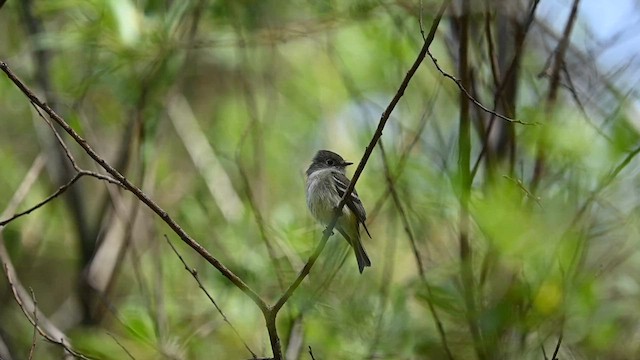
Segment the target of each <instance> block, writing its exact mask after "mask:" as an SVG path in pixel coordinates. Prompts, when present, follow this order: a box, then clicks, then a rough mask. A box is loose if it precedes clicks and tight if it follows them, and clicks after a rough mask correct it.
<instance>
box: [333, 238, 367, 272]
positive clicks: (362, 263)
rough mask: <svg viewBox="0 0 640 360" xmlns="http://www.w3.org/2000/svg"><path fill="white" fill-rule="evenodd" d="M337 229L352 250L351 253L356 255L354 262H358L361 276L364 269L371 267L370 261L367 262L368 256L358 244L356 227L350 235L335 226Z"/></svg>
mask: <svg viewBox="0 0 640 360" xmlns="http://www.w3.org/2000/svg"><path fill="white" fill-rule="evenodd" d="M337 229H338V231H339V232H340V234H342V236H344V238H345V240H347V242H348V243H349V245H351V247H352V248H353V251H354V252H355V254H356V260H358V270H360V274H362V271H363V270H364V268H365V267H368V266H371V260H369V256H368V255H367V252H366V251H365V250H364V247H363V246H362V243H361V242H360V231H358V230H359V229H358V228H357V227H356V228H355V231H353V232H351V233H350V234H349V233H347V232H346V231H345V230H344V228H343V227H342V226H337Z"/></svg>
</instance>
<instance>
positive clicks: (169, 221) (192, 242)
mask: <svg viewBox="0 0 640 360" xmlns="http://www.w3.org/2000/svg"><path fill="white" fill-rule="evenodd" d="M0 70H2V71H3V72H4V73H5V74H6V75H7V76H8V77H9V79H10V80H11V81H12V82H13V83H14V84H15V85H16V86H17V87H18V88H19V89H20V90H21V91H22V93H23V94H25V95H26V96H27V97H28V98H29V100H30V101H32V102H33V103H35V104H36V105H37V106H38V107H39V108H40V109H42V110H44V112H45V113H47V115H49V117H50V118H51V119H53V121H54V122H56V123H57V124H58V125H60V126H61V127H62V128H63V129H64V130H65V131H66V132H67V133H68V134H69V135H70V136H71V137H72V138H73V139H74V140H75V141H76V142H77V143H78V145H80V146H81V147H82V148H83V149H84V151H85V152H86V153H87V154H88V155H89V156H90V157H91V158H92V159H93V160H94V161H95V162H97V163H98V164H99V165H100V166H101V167H102V168H103V169H104V170H105V171H106V172H108V173H109V174H110V175H111V176H113V177H114V178H115V179H116V180H117V181H118V182H120V183H121V184H122V186H123V187H124V188H126V189H127V190H128V191H130V192H132V193H133V194H134V195H135V196H136V197H137V198H138V199H140V201H142V202H143V203H144V204H145V205H147V207H148V208H149V209H151V210H152V211H153V212H155V213H156V214H157V215H158V216H159V217H160V218H161V219H162V220H163V221H164V222H165V223H166V224H167V225H168V226H169V227H170V228H171V229H172V230H173V231H174V232H175V233H176V234H177V235H178V236H179V237H180V239H181V240H182V241H184V242H185V243H186V244H187V245H189V246H190V247H191V248H192V249H193V250H195V251H196V252H197V253H199V254H200V255H201V256H202V257H203V258H204V259H205V260H207V261H208V262H209V263H210V264H211V265H213V266H214V267H215V268H216V269H217V270H218V271H219V272H220V273H221V274H222V275H223V276H224V277H226V278H227V279H228V280H229V281H231V283H233V284H234V285H235V286H236V287H237V288H239V289H240V290H241V291H242V292H244V293H245V294H246V295H247V296H249V298H251V300H253V302H254V303H255V304H256V305H257V306H258V307H259V308H260V309H261V310H263V311H266V310H267V305H266V303H265V302H264V300H262V298H261V297H260V296H259V295H258V294H257V293H256V292H255V291H254V290H253V289H252V288H251V287H249V285H247V284H246V283H245V282H244V281H243V280H242V279H240V278H239V277H238V276H237V275H236V274H235V273H233V272H232V271H231V270H229V269H228V268H227V267H226V266H224V265H223V264H222V263H221V262H220V261H218V259H216V258H215V257H214V256H213V255H211V254H210V253H209V252H208V251H207V249H205V248H204V247H203V246H202V245H200V244H199V243H198V242H197V241H195V240H194V239H193V238H192V237H191V236H189V234H187V233H186V231H184V230H183V229H182V227H180V225H178V223H177V222H176V221H175V220H173V218H172V217H171V216H169V214H167V212H166V211H165V210H164V209H162V208H161V207H160V206H159V205H158V204H156V203H155V202H154V201H153V200H152V199H151V198H149V196H147V194H145V193H144V192H143V191H142V190H140V189H139V188H138V187H136V186H135V185H133V184H132V183H131V182H130V181H129V180H128V179H127V178H126V177H124V176H123V175H122V174H120V172H118V171H117V170H116V169H115V168H113V167H112V166H111V165H109V163H107V162H106V161H105V160H104V159H103V158H102V157H101V156H100V155H98V153H96V152H95V150H93V148H91V146H90V145H89V144H88V143H87V141H86V140H85V139H84V138H82V137H81V136H80V135H79V134H78V133H77V132H76V131H75V130H74V129H73V128H71V126H69V124H68V123H67V122H66V121H65V120H64V119H63V118H62V117H60V116H59V115H58V114H57V113H56V112H55V111H53V109H51V107H49V105H47V104H45V103H44V102H43V101H41V100H40V99H39V98H38V97H37V96H36V95H35V94H34V93H33V91H31V90H30V89H29V88H28V87H27V86H26V85H25V84H24V83H23V82H22V81H21V80H20V79H19V78H18V77H17V76H16V74H15V73H13V71H12V70H11V69H10V68H9V66H8V65H7V64H6V63H5V62H3V61H0Z"/></svg>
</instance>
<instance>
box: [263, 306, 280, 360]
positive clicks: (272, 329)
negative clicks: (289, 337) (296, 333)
mask: <svg viewBox="0 0 640 360" xmlns="http://www.w3.org/2000/svg"><path fill="white" fill-rule="evenodd" d="M263 314H264V320H265V322H266V324H267V331H268V332H269V342H270V343H271V350H272V351H273V360H282V359H283V357H282V346H280V337H279V336H278V328H277V327H276V317H277V316H278V309H276V308H273V307H272V308H269V309H267V311H265V312H264V313H263Z"/></svg>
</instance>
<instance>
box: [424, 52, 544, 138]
mask: <svg viewBox="0 0 640 360" xmlns="http://www.w3.org/2000/svg"><path fill="white" fill-rule="evenodd" d="M427 55H429V57H430V58H431V61H433V65H435V66H436V69H438V72H440V74H442V76H444V77H446V78H448V79H451V81H453V82H454V83H455V84H456V85H457V86H458V88H459V89H460V91H462V92H463V93H464V94H465V95H466V97H467V98H468V99H469V100H470V101H471V102H472V103H473V104H474V105H475V106H477V107H478V108H480V109H481V110H482V111H484V112H486V113H489V114H491V115H493V116H496V117H499V118H500V119H502V120H506V121H508V122H510V123H517V124H522V125H539V123H538V122H526V121H522V120H517V119H512V118H510V117H507V116H504V115H502V114H499V113H497V112H495V111H493V110H491V109H489V108H488V107H486V106H484V105H482V103H481V102H480V101H478V100H476V98H474V97H473V95H471V93H470V92H469V91H468V90H467V88H466V87H465V86H464V85H463V84H462V80H460V79H458V78H456V77H455V76H453V75H451V74H449V73H447V72H445V71H444V70H442V67H440V65H439V64H438V59H436V58H435V57H434V56H433V55H432V54H431V52H430V51H427Z"/></svg>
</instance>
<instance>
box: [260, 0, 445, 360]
mask: <svg viewBox="0 0 640 360" xmlns="http://www.w3.org/2000/svg"><path fill="white" fill-rule="evenodd" d="M448 5H449V0H444V1H443V2H442V5H441V6H440V10H439V11H438V14H437V15H436V17H435V19H434V20H433V24H432V25H431V28H430V30H429V35H428V36H427V38H426V39H425V41H424V44H423V46H422V49H421V50H420V53H419V54H418V56H417V58H416V60H415V61H414V63H413V65H412V66H411V67H410V68H409V71H408V72H407V74H406V75H405V77H404V79H403V80H402V82H401V84H400V87H399V88H398V91H397V92H396V94H395V95H394V97H393V99H391V102H390V103H389V105H388V106H387V108H386V109H385V111H384V112H383V113H382V115H381V117H380V121H379V122H378V127H377V129H376V131H375V133H374V134H373V137H372V138H371V141H370V142H369V145H368V146H367V148H366V149H365V152H364V155H363V156H362V159H361V160H360V163H359V164H358V167H357V168H356V171H355V173H354V175H353V178H352V179H351V182H350V184H349V187H348V188H347V190H346V191H345V192H344V194H343V196H342V199H341V200H340V203H338V206H336V208H335V209H334V216H333V219H332V220H331V222H329V224H328V225H327V227H326V229H325V230H324V233H323V236H322V239H321V240H320V243H319V244H318V245H317V246H316V249H315V250H314V252H313V254H312V255H311V256H310V257H309V260H308V261H307V263H306V264H305V266H304V267H303V268H302V270H301V271H300V273H299V274H298V277H297V278H296V279H295V280H294V281H293V283H292V284H291V285H290V286H289V288H287V290H286V291H285V292H284V294H282V296H281V297H280V298H279V299H278V301H277V302H276V303H275V304H274V305H273V306H272V307H270V308H268V309H267V311H265V312H263V313H264V316H265V321H266V323H267V330H268V331H269V340H270V342H271V349H272V350H273V351H274V354H273V357H274V359H277V360H280V359H282V350H281V347H280V338H279V337H278V333H277V328H276V326H275V321H276V317H277V314H278V311H279V310H280V309H281V308H282V306H284V304H285V303H286V302H287V301H288V300H289V298H290V297H291V295H293V293H294V291H295V290H296V289H297V288H298V286H300V284H301V283H302V280H304V278H305V277H307V275H308V274H309V272H310V271H311V268H312V267H313V265H314V264H315V262H316V260H317V259H318V256H320V253H321V252H322V250H323V249H324V247H325V245H326V244H327V240H328V239H329V237H330V236H331V235H333V228H334V227H335V226H336V223H337V222H338V218H339V217H340V215H341V214H342V208H343V207H344V205H345V202H346V198H347V197H348V196H349V195H350V194H351V193H352V192H353V189H354V188H355V185H356V183H357V182H358V179H359V178H360V175H361V174H362V171H363V170H364V167H365V166H366V164H367V161H368V160H369V157H370V156H371V153H372V152H373V149H374V148H375V146H376V144H377V143H378V140H379V139H380V137H381V136H382V131H383V130H384V127H385V125H386V123H387V121H388V120H389V117H390V116H391V112H392V111H393V109H394V108H395V107H396V105H397V104H398V102H399V101H400V98H401V97H402V96H403V95H404V92H405V90H406V89H407V86H408V85H409V82H410V81H411V78H413V75H414V74H415V73H416V71H417V70H418V67H420V64H421V63H422V61H423V60H424V58H425V56H426V53H427V51H428V49H429V46H430V45H431V43H432V42H433V39H434V37H435V34H436V30H437V29H438V25H439V24H440V20H441V19H442V16H443V14H444V11H445V10H446V8H447V7H448Z"/></svg>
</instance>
